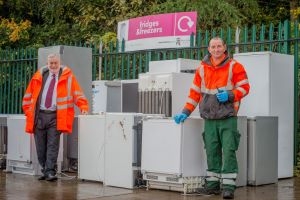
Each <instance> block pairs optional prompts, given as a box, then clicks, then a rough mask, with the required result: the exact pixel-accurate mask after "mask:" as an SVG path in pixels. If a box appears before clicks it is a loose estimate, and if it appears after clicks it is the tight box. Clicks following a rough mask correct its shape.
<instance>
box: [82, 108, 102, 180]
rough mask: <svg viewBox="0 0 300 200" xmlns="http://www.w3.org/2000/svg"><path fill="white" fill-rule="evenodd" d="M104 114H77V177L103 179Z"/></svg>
mask: <svg viewBox="0 0 300 200" xmlns="http://www.w3.org/2000/svg"><path fill="white" fill-rule="evenodd" d="M104 151H105V114H98V115H79V116H78V178H79V179H84V180H92V181H101V182H103V181H104Z"/></svg>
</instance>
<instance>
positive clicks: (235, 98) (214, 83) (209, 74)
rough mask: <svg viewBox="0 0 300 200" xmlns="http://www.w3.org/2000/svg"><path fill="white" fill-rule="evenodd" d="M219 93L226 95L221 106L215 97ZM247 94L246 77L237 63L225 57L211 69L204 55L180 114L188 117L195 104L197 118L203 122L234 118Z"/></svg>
mask: <svg viewBox="0 0 300 200" xmlns="http://www.w3.org/2000/svg"><path fill="white" fill-rule="evenodd" d="M220 90H227V91H228V94H229V98H228V101H227V102H225V103H220V102H219V101H218V99H217V97H216V94H217V93H218V91H220ZM249 90H250V85H249V82H248V77H247V74H246V71H245V69H244V67H243V66H242V65H241V64H240V63H238V62H237V61H235V60H233V59H231V58H229V57H228V55H227V54H226V57H225V58H224V60H223V61H222V62H221V63H220V64H219V65H218V66H213V65H212V63H211V61H210V55H207V56H206V57H205V58H204V59H203V60H202V61H201V63H200V66H199V67H198V68H197V70H196V72H195V76H194V80H193V83H192V86H191V88H190V92H189V96H188V100H187V102H186V104H185V107H184V109H183V110H182V112H183V113H185V114H187V115H188V116H189V115H190V114H191V113H192V112H193V111H194V109H195V108H196V106H197V105H198V103H199V109H200V115H201V117H202V118H203V119H224V118H228V117H232V116H236V115H237V112H238V110H239V106H240V101H241V99H242V98H243V97H245V96H246V95H247V94H248V93H249Z"/></svg>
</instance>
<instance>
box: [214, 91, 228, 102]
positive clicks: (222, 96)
mask: <svg viewBox="0 0 300 200" xmlns="http://www.w3.org/2000/svg"><path fill="white" fill-rule="evenodd" d="M216 96H217V99H218V101H219V102H220V103H225V102H227V101H228V92H227V90H219V92H218V93H217V94H216Z"/></svg>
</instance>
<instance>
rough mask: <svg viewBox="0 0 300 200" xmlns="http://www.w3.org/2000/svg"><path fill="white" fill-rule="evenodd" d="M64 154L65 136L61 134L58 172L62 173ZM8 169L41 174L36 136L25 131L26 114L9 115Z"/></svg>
mask: <svg viewBox="0 0 300 200" xmlns="http://www.w3.org/2000/svg"><path fill="white" fill-rule="evenodd" d="M64 162H66V156H64V137H63V134H61V137H60V148H59V152H58V158H57V173H61V170H62V168H63V163H64ZM6 170H7V171H9V172H12V173H20V174H27V175H41V166H40V165H39V163H38V159H37V154H36V148H35V142H34V137H33V135H32V134H28V133H26V132H25V116H24V115H21V114H20V115H9V116H8V117H7V162H6Z"/></svg>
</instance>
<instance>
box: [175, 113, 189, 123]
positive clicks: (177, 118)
mask: <svg viewBox="0 0 300 200" xmlns="http://www.w3.org/2000/svg"><path fill="white" fill-rule="evenodd" d="M187 117H188V116H187V115H186V114H185V113H180V114H177V115H175V116H174V117H173V118H174V121H175V122H176V124H180V122H184V120H186V118H187Z"/></svg>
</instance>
